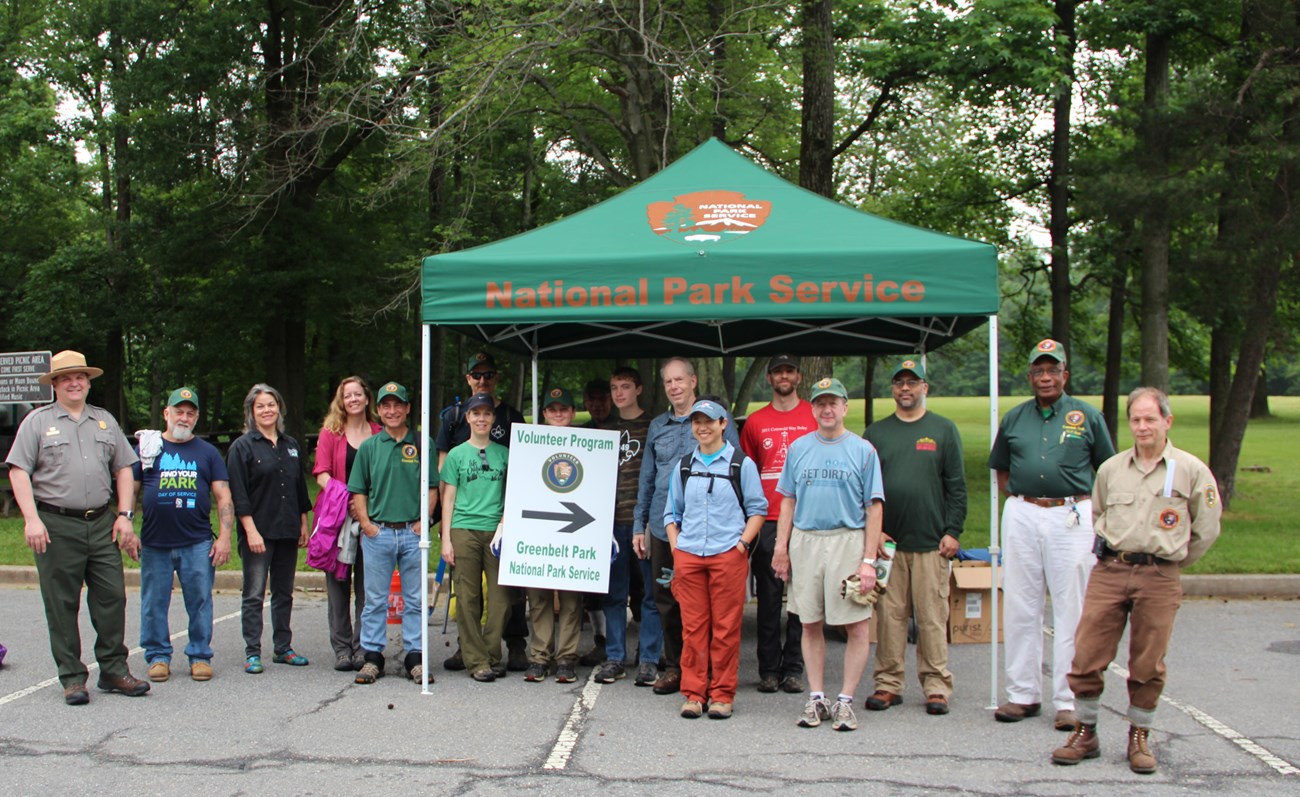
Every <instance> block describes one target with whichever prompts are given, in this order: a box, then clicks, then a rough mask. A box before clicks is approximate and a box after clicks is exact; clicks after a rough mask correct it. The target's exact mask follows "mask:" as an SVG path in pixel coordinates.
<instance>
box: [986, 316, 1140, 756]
mask: <svg viewBox="0 0 1300 797" xmlns="http://www.w3.org/2000/svg"><path fill="white" fill-rule="evenodd" d="M1069 378H1070V372H1069V370H1068V369H1067V367H1066V359H1065V347H1064V346H1062V345H1061V344H1060V343H1059V342H1057V341H1055V340H1051V339H1047V340H1043V341H1041V342H1039V343H1038V345H1037V346H1035V347H1034V350H1033V351H1032V352H1031V353H1030V355H1029V384H1030V386H1031V387H1032V388H1033V390H1034V398H1033V399H1031V400H1029V401H1026V402H1025V403H1023V404H1020V405H1017V406H1016V407H1013V408H1012V409H1011V411H1010V412H1008V413H1007V414H1006V416H1005V417H1003V419H1002V425H1001V427H1000V428H999V429H998V435H997V438H996V439H995V440H994V441H993V450H992V451H991V452H990V453H989V467H990V468H992V469H993V470H995V471H997V476H998V487H999V488H1000V489H1001V490H1002V492H1003V493H1004V494H1005V495H1006V496H1007V500H1006V503H1005V504H1004V505H1003V508H1002V551H1003V558H1004V562H1003V564H1004V567H1005V568H1006V569H1005V571H1004V572H1003V578H1002V587H1003V590H1004V591H1005V594H1006V607H1005V608H1006V610H1005V612H1004V619H1005V621H1006V656H1007V658H1006V674H1007V694H1008V696H1009V697H1010V700H1009V701H1008V702H1006V703H1003V704H1002V705H1001V706H998V708H997V711H995V712H994V714H993V716H994V718H995V719H996V720H998V721H999V722H1019V721H1021V720H1023V719H1025V718H1026V717H1035V716H1038V714H1039V713H1040V711H1041V709H1042V693H1043V684H1042V680H1043V674H1042V666H1043V628H1042V618H1043V608H1044V604H1045V602H1046V598H1047V595H1048V594H1050V595H1051V596H1052V626H1053V629H1054V642H1053V650H1052V702H1053V704H1054V705H1055V708H1056V715H1055V719H1054V725H1055V727H1056V729H1057V730H1062V731H1068V730H1073V728H1074V726H1075V724H1076V722H1077V718H1076V716H1075V713H1074V693H1073V692H1072V691H1070V685H1069V683H1068V682H1067V680H1066V676H1067V674H1068V673H1069V671H1070V662H1071V660H1072V659H1073V658H1074V631H1075V628H1076V627H1077V626H1078V624H1079V615H1080V614H1081V612H1082V611H1083V595H1084V591H1085V590H1086V588H1087V586H1088V574H1089V573H1090V572H1091V570H1092V566H1093V564H1094V563H1095V562H1096V557H1094V556H1093V554H1092V542H1093V533H1092V484H1093V474H1094V473H1095V471H1096V469H1097V468H1098V467H1100V466H1101V464H1102V463H1103V462H1105V461H1106V460H1107V459H1109V458H1110V457H1112V456H1114V454H1115V446H1114V445H1113V444H1112V443H1111V439H1110V432H1109V431H1108V430H1107V429H1106V422H1105V421H1104V420H1103V419H1102V417H1101V413H1100V412H1098V411H1097V410H1096V409H1094V408H1093V407H1092V405H1090V404H1086V403H1084V402H1082V401H1080V400H1079V399H1076V398H1074V397H1073V396H1070V395H1067V394H1066V392H1065V385H1066V382H1068V381H1069Z"/></svg>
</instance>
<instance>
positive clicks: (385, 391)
mask: <svg viewBox="0 0 1300 797" xmlns="http://www.w3.org/2000/svg"><path fill="white" fill-rule="evenodd" d="M377 395H378V398H379V401H378V402H376V403H382V402H383V400H384V399H386V398H395V399H397V400H398V401H400V402H402V403H403V404H410V403H411V400H410V399H408V398H407V397H406V388H404V387H402V386H401V385H399V384H397V383H396V382H389V383H388V384H386V385H384V386H383V387H381V388H379V393H378V394H377Z"/></svg>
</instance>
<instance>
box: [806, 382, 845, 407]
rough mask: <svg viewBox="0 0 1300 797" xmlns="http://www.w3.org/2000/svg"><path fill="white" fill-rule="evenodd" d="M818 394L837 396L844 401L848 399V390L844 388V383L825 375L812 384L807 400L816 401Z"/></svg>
mask: <svg viewBox="0 0 1300 797" xmlns="http://www.w3.org/2000/svg"><path fill="white" fill-rule="evenodd" d="M820 396H839V397H840V398H842V399H844V400H845V401H848V400H849V391H847V390H845V389H844V383H843V382H841V381H840V380H838V379H835V378H834V377H829V376H828V377H826V378H825V379H823V380H821V381H819V382H818V383H817V384H815V385H813V392H812V396H811V397H810V399H809V400H811V401H816V400H817V398H818V397H820Z"/></svg>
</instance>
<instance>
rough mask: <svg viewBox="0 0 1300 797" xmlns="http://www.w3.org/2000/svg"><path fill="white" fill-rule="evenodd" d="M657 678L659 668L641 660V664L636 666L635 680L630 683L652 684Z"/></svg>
mask: <svg viewBox="0 0 1300 797" xmlns="http://www.w3.org/2000/svg"><path fill="white" fill-rule="evenodd" d="M657 680H659V668H658V667H656V666H654V665H653V664H651V663H650V662H648V661H643V662H641V666H640V667H637V668H636V680H634V681H633V682H632V683H634V684H636V685H637V686H654V685H655V681H657Z"/></svg>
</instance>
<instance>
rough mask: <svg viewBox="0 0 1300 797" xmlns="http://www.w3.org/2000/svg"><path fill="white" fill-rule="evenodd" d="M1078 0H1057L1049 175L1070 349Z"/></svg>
mask: <svg viewBox="0 0 1300 797" xmlns="http://www.w3.org/2000/svg"><path fill="white" fill-rule="evenodd" d="M1076 2H1077V0H1056V19H1057V22H1056V41H1057V43H1058V45H1057V46H1058V47H1059V48H1060V52H1059V56H1060V61H1061V81H1060V83H1058V84H1057V87H1056V97H1055V98H1054V100H1053V103H1052V163H1051V167H1050V169H1049V171H1048V177H1047V194H1048V201H1049V204H1050V216H1051V219H1050V222H1049V224H1048V227H1049V230H1050V232H1051V236H1052V281H1051V285H1052V337H1053V338H1055V339H1056V340H1058V341H1060V342H1061V343H1063V344H1065V350H1066V351H1070V350H1071V349H1070V296H1071V292H1072V290H1073V288H1072V286H1071V285H1070V107H1071V105H1072V102H1073V99H1074V51H1075V45H1076V38H1075V29H1074V9H1075V4H1076Z"/></svg>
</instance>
